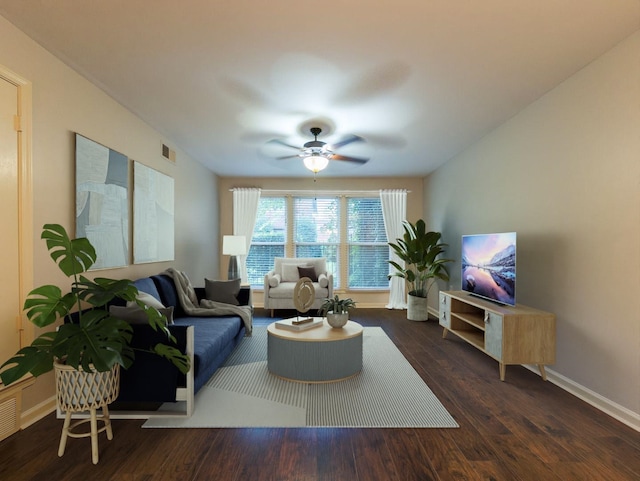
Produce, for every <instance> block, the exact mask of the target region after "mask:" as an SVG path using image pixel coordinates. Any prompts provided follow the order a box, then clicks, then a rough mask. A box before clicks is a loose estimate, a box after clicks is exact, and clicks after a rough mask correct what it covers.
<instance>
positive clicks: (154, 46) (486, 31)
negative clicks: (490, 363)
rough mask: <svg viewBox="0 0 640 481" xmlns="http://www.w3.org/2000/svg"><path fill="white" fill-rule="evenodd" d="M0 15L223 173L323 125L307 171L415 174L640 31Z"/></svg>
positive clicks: (439, 3) (117, 12) (193, 0)
mask: <svg viewBox="0 0 640 481" xmlns="http://www.w3.org/2000/svg"><path fill="white" fill-rule="evenodd" d="M0 15H2V16H4V17H5V18H6V19H7V20H9V21H10V22H12V23H13V24H15V25H16V26H17V27H18V28H20V29H21V30H23V31H24V32H25V33H27V34H28V35H29V36H31V37H32V38H34V39H35V40H36V41H38V42H39V43H40V44H42V45H43V46H44V47H45V48H47V49H48V50H49V51H51V52H52V53H53V54H55V55H56V56H58V57H60V58H61V59H62V60H63V61H65V62H66V63H67V64H69V65H70V66H71V67H73V68H74V69H75V70H77V71H78V72H80V73H82V74H83V75H85V76H86V77H87V78H89V79H90V80H91V81H92V82H94V83H95V84H97V85H99V86H100V87H102V88H103V89H104V90H105V91H106V92H108V93H109V94H110V95H111V96H112V97H114V98H115V99H116V100H118V101H119V102H120V103H122V104H123V105H124V106H126V107H127V108H129V109H130V110H131V111H133V112H135V113H136V114H137V115H139V116H140V117H141V118H142V119H144V120H145V121H146V122H147V123H149V124H150V125H152V126H153V127H155V128H156V129H157V130H158V131H160V132H161V133H162V134H163V135H164V136H166V142H167V143H168V144H169V145H170V146H174V147H176V146H177V147H179V148H181V149H183V150H185V151H186V152H187V153H189V154H190V155H191V156H193V157H194V158H195V159H197V160H199V161H200V162H202V163H203V164H205V165H207V166H209V167H210V168H211V170H213V171H214V172H216V173H218V174H220V175H223V176H266V177H282V176H298V175H309V172H308V171H306V170H305V169H304V168H303V167H302V166H301V163H302V162H301V161H300V160H298V159H295V160H290V161H275V160H272V159H269V158H266V157H265V156H264V154H263V153H261V151H263V150H264V149H263V146H264V143H265V142H266V141H268V140H270V139H273V138H279V139H282V140H286V141H288V142H292V143H295V144H296V145H298V144H302V143H303V142H305V141H306V140H311V136H310V135H308V136H305V137H303V136H302V135H301V132H300V130H301V128H302V126H306V127H309V126H310V125H311V124H312V123H313V122H310V121H311V120H312V119H316V118H319V119H323V122H325V123H326V125H328V126H332V131H333V132H332V135H330V136H329V137H326V138H324V140H329V141H331V140H333V139H337V138H340V137H342V136H343V135H346V134H357V135H361V136H362V137H364V138H365V139H366V140H367V143H366V145H365V146H364V147H362V146H358V145H357V144H356V145H354V144H352V145H351V146H349V147H351V148H352V149H351V150H350V151H347V152H342V153H345V154H356V155H370V156H371V160H370V161H369V162H368V163H367V164H365V165H362V166H352V165H351V164H346V166H345V163H340V162H332V163H331V165H330V166H329V167H328V168H327V170H326V171H324V172H323V173H322V174H321V175H326V176H331V175H340V176H357V177H368V176H412V175H425V174H427V173H428V172H430V171H432V170H433V169H435V168H437V167H438V166H440V165H441V164H442V163H444V162H446V161H447V160H448V159H450V158H451V157H452V156H454V155H456V154H457V153H459V152H461V151H462V150H464V149H465V148H466V147H468V146H469V145H470V144H471V143H473V142H474V141H476V140H477V139H479V138H481V137H482V136H483V135H485V134H486V133H487V132H489V131H491V130H492V129H494V128H496V127H497V126H498V125H500V124H501V123H503V122H504V121H506V120H507V119H509V118H510V117H512V116H513V115H515V114H516V113H518V112H519V111H520V110H522V109H523V108H524V107H525V106H527V105H528V104H530V103H531V102H533V101H534V100H536V99H537V98H539V97H540V96H542V95H544V93H545V92H547V91H549V90H550V89H552V88H553V87H555V86H556V85H558V84H559V83H561V82H562V81H563V80H565V79H566V78H568V77H569V76H571V75H572V74H574V73H575V72H576V71H578V70H579V69H581V68H582V67H584V66H585V65H586V64H588V63H589V62H591V61H592V60H594V59H595V58H597V57H598V56H600V55H601V54H603V53H604V52H606V51H607V50H609V49H610V48H612V47H613V46H614V45H615V44H616V43H618V42H620V41H621V40H623V39H624V38H626V37H627V36H629V35H630V34H631V33H633V32H634V31H636V30H638V29H639V28H640V0H393V1H391V0H325V1H323V2H320V1H308V0H269V1H267V0H146V1H145V0H138V1H132V0H108V1H102V2H94V1H86V0H56V1H42V0H0Z"/></svg>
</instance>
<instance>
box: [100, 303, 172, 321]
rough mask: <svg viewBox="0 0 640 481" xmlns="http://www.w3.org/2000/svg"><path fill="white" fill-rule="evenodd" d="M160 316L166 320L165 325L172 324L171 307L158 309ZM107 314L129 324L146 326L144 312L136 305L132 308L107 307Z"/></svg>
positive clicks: (146, 319)
mask: <svg viewBox="0 0 640 481" xmlns="http://www.w3.org/2000/svg"><path fill="white" fill-rule="evenodd" d="M158 311H159V312H160V314H163V315H164V317H166V318H167V324H173V306H170V307H162V308H160V309H158ZM109 314H111V315H112V316H113V317H117V318H118V319H122V320H123V321H127V322H128V323H129V324H148V323H149V321H148V318H147V314H146V312H144V311H143V310H142V308H141V307H140V306H138V305H134V306H109Z"/></svg>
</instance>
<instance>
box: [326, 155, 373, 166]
mask: <svg viewBox="0 0 640 481" xmlns="http://www.w3.org/2000/svg"><path fill="white" fill-rule="evenodd" d="M330 160H344V161H346V162H356V163H358V164H366V163H367V162H369V159H366V158H364V157H350V156H348V155H340V154H333V155H332V156H331V157H330Z"/></svg>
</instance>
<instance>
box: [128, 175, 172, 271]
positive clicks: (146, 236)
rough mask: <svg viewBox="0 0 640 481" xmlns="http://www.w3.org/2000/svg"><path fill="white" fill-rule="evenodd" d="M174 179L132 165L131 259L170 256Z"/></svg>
mask: <svg viewBox="0 0 640 481" xmlns="http://www.w3.org/2000/svg"><path fill="white" fill-rule="evenodd" d="M173 195H174V180H173V178H172V177H169V176H168V175H165V174H163V173H161V172H158V171H157V170H154V169H151V168H150V167H147V166H146V165H143V164H141V163H139V162H134V165H133V262H134V264H143V263H147V262H161V261H172V260H174V255H175V254H174V198H173Z"/></svg>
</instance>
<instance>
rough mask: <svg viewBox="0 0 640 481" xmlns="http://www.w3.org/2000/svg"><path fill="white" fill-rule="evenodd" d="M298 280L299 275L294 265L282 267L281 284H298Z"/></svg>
mask: <svg viewBox="0 0 640 481" xmlns="http://www.w3.org/2000/svg"><path fill="white" fill-rule="evenodd" d="M299 280H300V275H299V274H298V266H297V265H296V264H283V265H282V282H298V281H299Z"/></svg>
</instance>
